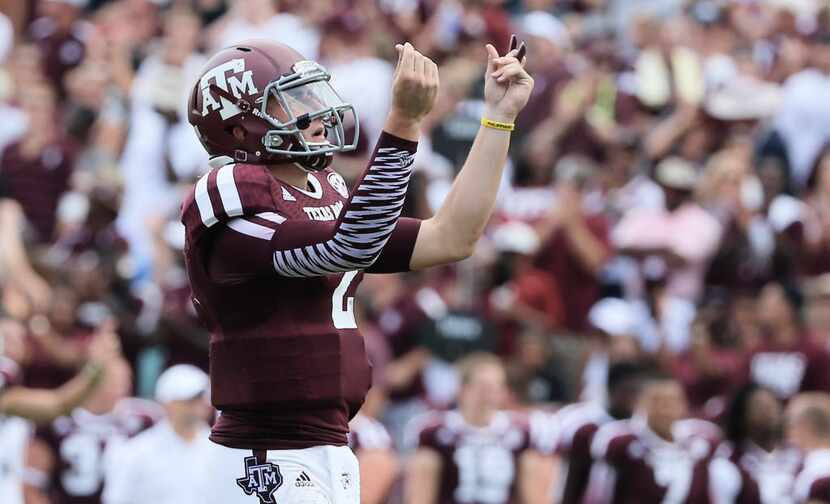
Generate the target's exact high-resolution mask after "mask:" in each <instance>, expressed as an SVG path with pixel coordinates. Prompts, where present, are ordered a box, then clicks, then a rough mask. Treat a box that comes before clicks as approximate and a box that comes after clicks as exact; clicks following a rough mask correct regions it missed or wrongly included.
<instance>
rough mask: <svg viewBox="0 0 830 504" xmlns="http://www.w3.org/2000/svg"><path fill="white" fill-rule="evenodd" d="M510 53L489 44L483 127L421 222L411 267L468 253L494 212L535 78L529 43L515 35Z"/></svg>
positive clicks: (464, 256)
mask: <svg viewBox="0 0 830 504" xmlns="http://www.w3.org/2000/svg"><path fill="white" fill-rule="evenodd" d="M510 46H511V47H510V49H511V50H510V51H509V52H508V53H507V54H506V55H505V56H499V54H498V52H497V51H496V49H495V48H494V47H493V46H492V45H490V44H487V46H486V49H487V74H486V75H485V83H484V101H485V108H484V117H483V118H482V122H483V123H484V122H487V125H485V127H482V128H481V129H479V131H478V134H477V135H476V138H475V140H474V142H473V146H472V148H471V149H470V153H469V154H468V156H467V160H466V162H465V163H464V166H463V167H462V169H461V172H460V173H459V174H458V176H457V177H456V179H455V182H454V183H453V186H452V189H451V190H450V193H449V195H447V198H446V200H445V201H444V204H443V205H442V206H441V208H439V209H438V212H437V213H436V214H435V216H434V217H432V218H431V219H427V220H425V221H423V222H422V223H421V228H420V231H419V233H418V239H417V241H416V242H415V250H414V252H413V254H412V259H411V261H410V267H411V269H413V270H414V269H420V268H426V267H429V266H434V265H438V264H446V263H450V262H454V261H458V260H461V259H464V258H466V257H469V256H470V255H471V254H472V252H473V248H474V246H475V243H476V242H477V241H478V239H479V237H481V234H482V233H483V232H484V227H485V225H486V224H487V221H488V220H489V219H490V215H491V214H492V213H493V208H494V207H495V204H496V193H497V192H498V188H499V184H500V182H501V178H502V173H503V171H504V166H505V163H506V161H507V148H508V146H509V145H510V130H512V127H513V124H514V123H515V120H516V116H518V114H519V112H520V111H521V110H522V109H523V108H524V106H525V104H527V100H528V98H529V97H530V92H531V91H532V90H533V78H531V77H530V75H528V73H527V72H526V71H525V69H524V64H525V61H526V58H525V57H524V53H525V47H524V43H522V45H521V47H516V46H517V41H516V38H515V36H514V37H513V38H512V39H511V44H510Z"/></svg>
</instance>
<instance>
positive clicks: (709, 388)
mask: <svg viewBox="0 0 830 504" xmlns="http://www.w3.org/2000/svg"><path fill="white" fill-rule="evenodd" d="M756 306H757V305H756V303H755V300H754V299H753V298H752V297H750V296H748V295H747V294H746V293H736V294H735V295H734V297H733V298H732V299H729V300H723V299H717V298H716V297H715V296H714V295H713V296H712V299H711V300H709V301H708V302H707V303H705V304H704V305H703V306H701V307H700V309H699V311H698V313H697V316H696V317H695V320H694V322H692V327H691V346H690V347H689V349H688V350H687V351H685V352H682V353H679V354H677V355H672V356H670V357H669V358H668V359H667V360H666V361H665V362H664V365H666V366H667V368H670V369H672V374H673V375H674V376H675V377H677V379H678V380H679V381H680V382H681V383H682V384H683V387H684V388H685V389H686V394H687V396H688V398H689V404H690V406H691V407H692V410H693V411H696V412H698V413H699V414H701V415H703V416H704V417H706V418H716V417H718V416H719V415H720V414H722V413H723V408H724V401H725V397H727V396H728V395H729V394H730V393H731V392H733V391H734V389H735V388H736V387H738V385H739V384H741V383H743V381H744V375H743V369H742V367H743V362H744V359H745V354H746V352H747V350H748V349H749V348H752V347H754V346H755V345H756V344H758V343H759V340H758V338H759V337H760V336H758V335H757V334H756V333H757V332H758V331H759V329H758V328H757V322H756V321H755V320H754V317H755V315H757V313H756Z"/></svg>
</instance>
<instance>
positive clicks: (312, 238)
mask: <svg viewBox="0 0 830 504" xmlns="http://www.w3.org/2000/svg"><path fill="white" fill-rule="evenodd" d="M398 55H399V56H398V65H397V68H396V70H395V77H394V80H393V84H392V109H391V111H390V113H389V116H388V118H387V121H386V124H385V126H384V133H383V134H382V135H381V137H380V139H379V140H378V144H377V146H376V147H375V152H374V154H373V156H372V158H371V160H370V162H369V166H368V167H367V169H366V171H365V172H364V174H363V176H362V177H361V178H360V180H359V181H358V183H357V184H356V185H355V188H354V190H353V191H352V194H351V198H350V199H349V202H348V203H347V204H346V206H345V208H344V209H343V212H342V214H341V215H340V218H339V219H338V220H337V221H336V222H334V223H323V222H308V221H292V220H286V219H285V218H283V217H282V216H280V215H278V214H276V213H273V212H271V213H268V212H266V214H268V215H266V214H261V215H257V216H254V217H240V218H237V219H234V220H232V221H230V222H228V224H227V226H228V228H229V229H227V230H223V231H222V232H221V233H220V234H219V236H218V237H217V238H216V243H215V244H214V247H213V253H212V255H211V258H210V265H209V270H210V271H209V273H210V276H211V278H212V279H214V281H219V282H224V281H230V282H233V281H235V280H238V279H243V278H245V277H248V276H250V275H252V274H255V275H258V274H263V273H266V272H268V271H269V270H270V271H276V273H277V274H279V275H281V276H288V277H313V276H323V275H329V274H332V273H338V272H344V271H352V270H361V269H367V268H369V267H370V266H372V265H373V264H374V263H375V261H376V260H377V259H378V257H380V255H381V252H382V251H383V249H384V247H385V246H386V244H387V242H388V241H389V238H390V237H391V236H392V234H393V231H395V230H396V228H397V227H400V226H399V222H398V221H399V218H400V215H401V210H402V209H403V203H404V199H405V198H406V192H407V187H408V183H409V176H410V173H411V169H412V162H413V159H414V155H415V149H416V147H417V143H416V142H417V140H418V137H419V135H420V123H421V121H422V120H423V118H424V116H426V114H428V113H429V111H430V110H431V109H432V105H433V103H434V101H435V96H436V94H437V92H438V67H437V66H436V65H435V63H433V62H432V61H431V60H429V58H427V57H425V56H423V55H421V54H420V53H419V52H417V51H416V50H415V49H414V48H413V47H412V45H411V44H409V43H407V44H405V45H403V46H398ZM197 190H198V186H197ZM413 226H415V230H414V231H415V232H414V233H413V236H414V234H416V233H417V223H412V222H410V223H408V224H407V225H406V226H404V227H406V228H408V229H411V228H412V227H413ZM263 242H264V243H263ZM240 254H243V255H245V256H250V257H248V258H249V259H250V260H249V261H241V260H239V255H240ZM265 258H267V261H264V260H263V259H265ZM257 264H259V265H260V267H259V268H256V267H252V265H257ZM263 264H265V265H267V266H265V267H263V266H262V265H263ZM228 267H230V268H232V270H227V268H228Z"/></svg>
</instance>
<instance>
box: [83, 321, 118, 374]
mask: <svg viewBox="0 0 830 504" xmlns="http://www.w3.org/2000/svg"><path fill="white" fill-rule="evenodd" d="M87 352H88V354H87V356H88V360H89V361H90V362H92V363H94V364H101V365H103V364H106V363H107V362H108V361H110V360H111V359H114V358H116V357H118V356H119V355H121V342H120V341H119V339H118V333H116V323H115V321H113V320H107V321H105V322H104V323H103V324H101V326H100V327H98V329H97V330H96V331H95V334H94V335H93V337H92V341H90V343H89V347H88V350H87Z"/></svg>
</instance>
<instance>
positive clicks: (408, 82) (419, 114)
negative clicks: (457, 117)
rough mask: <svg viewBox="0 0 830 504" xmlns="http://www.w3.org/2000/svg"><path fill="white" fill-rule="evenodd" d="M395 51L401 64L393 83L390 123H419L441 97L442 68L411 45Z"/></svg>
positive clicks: (398, 46) (396, 69) (402, 46)
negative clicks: (392, 120)
mask: <svg viewBox="0 0 830 504" xmlns="http://www.w3.org/2000/svg"><path fill="white" fill-rule="evenodd" d="M395 49H397V51H398V64H397V66H396V67H395V74H394V77H393V80H392V107H391V110H390V112H389V115H390V119H395V120H397V121H402V122H409V123H418V122H419V121H420V120H421V119H423V118H424V117H425V116H426V115H427V114H429V112H430V110H432V106H433V104H434V103H435V97H436V96H437V95H438V65H436V64H435V63H433V61H432V60H430V59H429V58H427V57H426V56H424V55H423V54H421V53H419V52H418V51H416V50H415V48H414V47H413V46H412V44H410V43H409V42H407V43H405V44H403V45H400V44H398V45H396V46H395Z"/></svg>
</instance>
